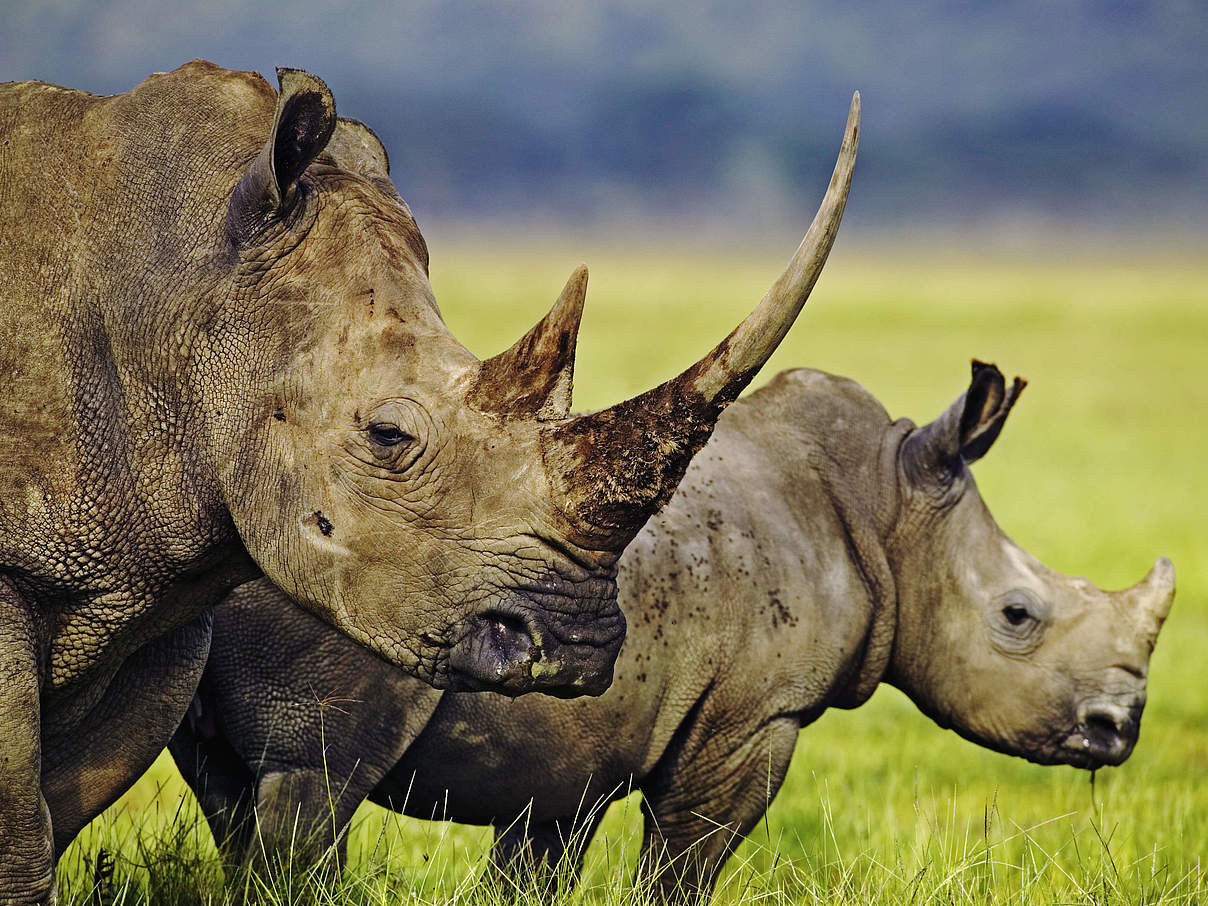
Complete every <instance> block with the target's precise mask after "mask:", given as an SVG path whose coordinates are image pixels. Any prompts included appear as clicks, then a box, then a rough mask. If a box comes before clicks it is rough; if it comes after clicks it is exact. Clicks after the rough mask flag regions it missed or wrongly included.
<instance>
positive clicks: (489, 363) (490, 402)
mask: <svg viewBox="0 0 1208 906" xmlns="http://www.w3.org/2000/svg"><path fill="white" fill-rule="evenodd" d="M586 298H587V266H586V265H583V264H580V265H579V266H578V267H576V268H575V270H574V273H572V274H571V275H570V279H569V280H567V281H566V286H565V287H564V288H563V289H562V294H561V295H560V296H559V297H558V301H556V302H555V303H554V306H553V308H551V309H550V310H549V314H547V315H546V316H545V317H544V318H542V319H541V320H540V321H538V322H537V324H536V325H535V326H534V327H533V329H532V330H530V331H529V332H528V333H526V334H525V335H524V336H522V337H521V338H520V339H519V340H517V341H516V342H515V343H514V344H513V345H512V346H511V347H510V348H508V349H505V350H504V351H503V352H501V353H499V355H497V356H494V357H492V358H489V359H487V360H486V361H485V362H483V363H482V364H481V365H480V366H479V371H478V379H477V381H476V382H475V385H474V389H473V391H472V392H471V394H470V401H471V403H473V404H474V405H477V406H478V407H479V408H482V409H484V410H489V411H491V412H499V413H501V414H505V415H519V416H530V417H532V416H535V417H536V418H538V419H560V418H565V417H566V416H567V414H569V412H570V400H571V389H572V386H573V384H574V379H575V345H576V343H577V341H578V337H579V322H580V321H581V320H582V318H583V303H584V301H585V299H586Z"/></svg>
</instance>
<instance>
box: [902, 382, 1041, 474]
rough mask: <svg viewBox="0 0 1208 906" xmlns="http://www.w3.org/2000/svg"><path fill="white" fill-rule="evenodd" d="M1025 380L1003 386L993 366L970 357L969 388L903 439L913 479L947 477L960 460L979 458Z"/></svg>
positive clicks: (983, 454) (986, 448)
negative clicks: (926, 476)
mask: <svg viewBox="0 0 1208 906" xmlns="http://www.w3.org/2000/svg"><path fill="white" fill-rule="evenodd" d="M1027 383H1028V382H1027V381H1025V380H1024V379H1023V378H1019V377H1017V378H1015V380H1014V381H1013V382H1012V384H1011V387H1010V389H1009V390H1008V389H1007V386H1006V380H1005V379H1004V378H1003V376H1002V372H1001V371H999V370H998V368H996V367H995V366H994V365H990V364H987V363H986V362H979V361H978V360H977V359H974V360H973V376H972V378H971V379H970V381H969V389H968V390H966V391H965V392H964V393H962V394H961V396H960V398H959V399H957V401H956V402H954V403H953V404H952V405H951V406H949V407H948V408H947V409H946V410H944V413H943V414H942V415H941V416H940V417H939V418H937V419H936V420H935V421H933V422H931V423H930V424H928V425H924V426H923V427H922V428H919V429H918V430H917V431H915V432H914V433H913V434H911V435H910V437H908V438H907V440H906V443H905V444H904V446H903V449H902V456H903V459H904V461H905V464H906V467H907V471H908V473H909V474H910V475H911V476H913V477H916V478H918V477H921V476H923V475H932V476H941V477H942V476H947V475H951V474H953V473H954V472H955V471H956V470H957V468H958V467H959V466H960V464H961V462H966V463H969V462H975V461H976V460H978V459H981V458H982V457H983V456H985V455H986V451H987V450H989V449H990V447H991V446H992V445H993V443H994V441H995V440H997V439H998V435H999V433H1000V432H1001V431H1002V426H1003V425H1004V424H1005V423H1006V420H1007V415H1009V414H1010V412H1011V408H1012V407H1013V406H1014V405H1015V401H1016V400H1017V399H1019V394H1020V393H1022V392H1023V388H1024V387H1026V386H1027Z"/></svg>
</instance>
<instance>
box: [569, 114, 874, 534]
mask: <svg viewBox="0 0 1208 906" xmlns="http://www.w3.org/2000/svg"><path fill="white" fill-rule="evenodd" d="M859 134H860V94H859V92H856V93H855V95H853V97H852V101H851V109H850V111H849V113H848V117H847V129H846V131H845V133H844V136H843V145H842V147H841V148H840V150H839V159H838V161H837V162H836V163H835V169H834V173H833V174H832V175H831V180H830V185H829V186H828V188H827V190H826V195H825V197H824V198H823V199H822V204H821V206H820V207H819V208H818V213H817V214H816V215H815V216H814V220H813V223H811V224H810V228H809V230H808V231H807V232H806V234H805V238H804V239H802V240H801V245H800V246H798V248H797V251H796V253H795V254H794V255H793V257H792V259H791V260H790V261H789V263H788V266H787V267H786V268H785V269H784V273H782V274H781V275H780V278H779V279H778V280H777V281H776V282H775V283H774V284H773V285H772V288H771V289H770V290H768V292H767V294H766V295H765V296H764V297H763V300H762V301H761V302H760V303H759V305H758V306H756V308H755V310H754V311H753V312H751V314H749V315H748V316H747V317H746V318H745V319H744V320H743V322H742V323H741V324H739V325H738V326H737V327H736V328H735V329H734V330H733V331H732V332H731V333H730V335H729V336H728V337H726V338H725V339H724V340H722V342H721V343H719V344H718V345H717V346H716V347H715V348H714V349H713V351H712V352H710V353H709V354H708V355H706V356H705V357H704V358H703V359H701V360H700V361H699V362H697V363H696V364H695V365H693V366H691V367H690V368H688V369H687V370H686V371H684V372H683V373H682V374H680V375H679V376H678V377H675V378H672V379H671V380H670V381H667V382H666V383H665V384H662V385H660V386H658V387H655V388H654V389H653V390H648V391H647V392H645V393H643V394H641V395H640V396H637V397H634V398H633V399H631V400H627V401H626V402H623V403H620V404H619V405H617V406H613V407H612V408H610V409H604V410H602V411H600V412H595V413H592V414H590V415H584V416H581V417H579V418H577V419H574V420H573V421H571V422H568V423H565V424H562V425H559V426H558V427H557V428H551V429H550V436H549V438H548V444H547V452H546V459H547V463H548V464H549V465H550V466H552V469H551V471H552V472H553V473H554V474H556V475H560V476H561V480H562V482H563V484H564V491H565V493H566V494H567V496H568V498H569V507H568V514H569V515H570V516H571V518H572V519H573V520H574V521H575V522H576V524H579V525H586V526H588V527H590V528H589V534H590V535H592V536H593V538H595V539H596V541H597V542H599V543H600V548H598V549H614V548H617V546H618V545H620V546H623V545H624V544H625V543H627V542H628V540H629V539H630V538H632V537H633V535H634V534H636V533H637V531H638V530H639V529H640V528H641V526H642V524H643V523H644V522H645V521H646V519H648V518H649V517H650V515H651V514H652V513H654V512H655V511H656V510H657V509H658V508H659V507H661V506H662V505H663V504H664V503H666V501H667V500H668V499H669V498H670V496H671V494H672V493H673V492H674V490H675V488H676V486H677V485H678V484H679V481H680V479H681V478H682V477H683V475H684V471H685V469H687V467H688V463H689V461H690V460H691V459H692V456H693V455H695V453H696V452H697V451H698V450H699V449H700V448H701V447H703V446H704V445H705V442H706V441H708V439H709V436H710V434H712V432H713V426H714V425H715V424H716V422H717V418H718V416H719V415H720V414H721V412H722V410H723V409H725V407H726V406H727V405H729V404H730V403H731V402H733V401H734V399H736V398H737V397H738V394H739V393H741V392H742V390H743V388H744V387H746V386H747V384H748V383H750V381H751V379H752V378H753V377H754V376H755V373H756V372H757V371H759V369H760V368H761V367H763V364H764V363H765V362H766V361H767V360H768V358H769V357H770V356H771V354H772V352H773V351H774V350H775V349H776V347H777V345H778V344H779V343H780V341H781V340H782V339H784V336H785V334H786V333H787V332H788V329H789V328H790V327H791V326H792V324H793V321H794V320H795V319H796V317H797V315H798V313H799V312H800V311H801V308H802V306H804V305H805V301H806V299H808V298H809V294H810V290H812V289H813V288H814V284H815V283H816V282H817V280H818V276H819V274H820V273H821V272H822V266H823V264H825V262H826V257H827V255H828V254H829V253H830V250H831V246H832V245H833V244H834V241H835V235H836V233H837V232H838V230H839V221H840V220H841V219H842V216H843V208H844V205H845V204H846V203H847V194H848V191H849V189H850V187H851V175H852V168H853V167H854V165H855V160H856V148H857V145H858V143H859Z"/></svg>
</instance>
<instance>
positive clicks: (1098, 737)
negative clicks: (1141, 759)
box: [1061, 715, 1137, 770]
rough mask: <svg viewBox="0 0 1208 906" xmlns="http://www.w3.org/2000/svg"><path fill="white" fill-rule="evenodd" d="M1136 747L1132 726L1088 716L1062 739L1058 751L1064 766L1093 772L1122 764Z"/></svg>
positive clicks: (1133, 727)
mask: <svg viewBox="0 0 1208 906" xmlns="http://www.w3.org/2000/svg"><path fill="white" fill-rule="evenodd" d="M1136 744H1137V732H1136V729H1135V724H1132V725H1130V726H1126V727H1121V726H1118V725H1117V724H1116V723H1115V722H1114V721H1113V720H1112V719H1111V718H1110V717H1106V716H1103V715H1091V716H1090V717H1089V718H1087V719H1086V720H1084V721H1082V722H1080V723H1079V724H1078V725H1077V726H1075V727H1074V729H1073V730H1072V731H1071V732H1070V733H1069V735H1067V736H1066V737H1065V739H1064V740H1063V742H1062V746H1061V751H1062V754H1063V755H1064V756H1065V757H1064V758H1063V759H1062V760H1063V761H1064V762H1065V763H1066V764H1070V765H1073V766H1074V767H1077V768H1086V769H1088V770H1094V769H1095V768H1101V767H1104V766H1115V765H1119V764H1123V763H1124V762H1125V761H1126V760H1127V759H1128V756H1129V755H1131V754H1132V750H1133V746H1135V745H1136Z"/></svg>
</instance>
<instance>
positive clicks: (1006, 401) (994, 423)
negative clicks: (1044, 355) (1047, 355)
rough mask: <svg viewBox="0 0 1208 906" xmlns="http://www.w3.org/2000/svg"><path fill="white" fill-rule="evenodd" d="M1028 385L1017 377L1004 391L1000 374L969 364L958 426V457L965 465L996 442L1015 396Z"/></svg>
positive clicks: (979, 364)
mask: <svg viewBox="0 0 1208 906" xmlns="http://www.w3.org/2000/svg"><path fill="white" fill-rule="evenodd" d="M1027 385H1028V382H1027V381H1025V380H1024V379H1023V378H1021V377H1017V378H1015V379H1014V380H1013V381H1012V382H1011V389H1010V390H1007V387H1006V380H1005V379H1004V378H1003V376H1002V372H1001V371H999V370H998V369H997V368H996V367H995V366H993V365H990V364H987V363H986V362H979V361H978V360H977V359H974V360H973V378H972V380H971V381H970V382H969V389H968V391H966V393H965V406H964V411H963V412H962V413H961V422H960V454H961V459H963V460H964V461H965V462H975V461H976V460H979V459H981V458H982V457H983V456H985V455H986V451H987V450H989V449H990V447H992V446H993V445H994V441H996V440H998V435H999V433H1000V432H1001V431H1002V426H1003V425H1004V424H1006V421H1007V416H1008V415H1010V414H1011V409H1012V407H1013V406H1014V405H1015V401H1016V400H1017V399H1019V394H1021V393H1023V388H1024V387H1026V386H1027Z"/></svg>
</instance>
